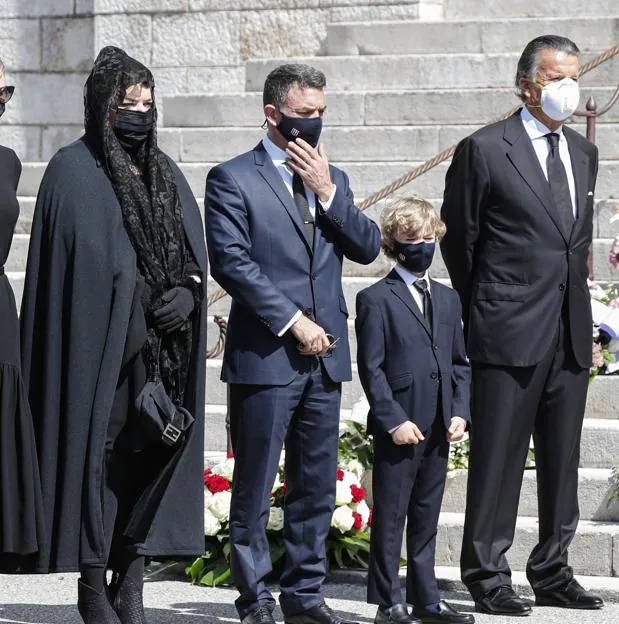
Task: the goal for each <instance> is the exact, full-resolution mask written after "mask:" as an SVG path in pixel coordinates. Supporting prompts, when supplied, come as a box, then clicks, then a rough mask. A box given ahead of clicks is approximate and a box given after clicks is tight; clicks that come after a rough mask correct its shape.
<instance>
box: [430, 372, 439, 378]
mask: <svg viewBox="0 0 619 624" xmlns="http://www.w3.org/2000/svg"><path fill="white" fill-rule="evenodd" d="M430 378H431V379H438V373H431V374H430Z"/></svg>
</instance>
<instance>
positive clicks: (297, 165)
mask: <svg viewBox="0 0 619 624" xmlns="http://www.w3.org/2000/svg"><path fill="white" fill-rule="evenodd" d="M286 153H287V154H288V156H290V159H289V160H288V166H289V167H290V168H291V169H292V170H293V171H296V172H297V173H298V174H299V175H300V176H301V179H302V180H303V182H305V184H307V186H308V187H309V188H311V189H312V191H314V193H316V196H317V197H318V199H319V200H320V201H321V202H322V203H323V204H324V203H325V202H327V201H329V198H330V197H331V192H332V191H333V182H331V174H330V173H329V161H328V160H327V155H326V154H325V148H324V147H323V146H322V145H319V146H318V149H314V148H313V147H312V146H311V145H310V144H309V143H307V142H306V141H304V140H303V139H297V140H296V141H294V142H293V141H291V142H290V143H288V148H287V149H286Z"/></svg>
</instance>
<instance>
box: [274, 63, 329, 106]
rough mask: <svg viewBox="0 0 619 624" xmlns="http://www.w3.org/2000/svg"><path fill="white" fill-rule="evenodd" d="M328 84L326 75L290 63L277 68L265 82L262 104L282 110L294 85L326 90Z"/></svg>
mask: <svg viewBox="0 0 619 624" xmlns="http://www.w3.org/2000/svg"><path fill="white" fill-rule="evenodd" d="M326 84H327V79H326V78H325V75H324V74H323V73H322V72H321V71H320V70H319V69H316V68H314V67H311V66H310V65H300V64H293V63H289V64H287V65H280V66H279V67H276V68H275V69H274V70H273V71H272V72H271V73H270V74H269V75H268V76H267V79H266V80H265V81H264V91H263V92H262V103H263V105H264V106H266V105H267V104H273V106H276V107H277V108H280V107H281V106H283V105H284V104H285V103H286V98H287V97H288V91H290V88H291V87H292V86H293V85H298V86H299V87H301V88H302V89H307V88H310V89H324V88H325V86H326Z"/></svg>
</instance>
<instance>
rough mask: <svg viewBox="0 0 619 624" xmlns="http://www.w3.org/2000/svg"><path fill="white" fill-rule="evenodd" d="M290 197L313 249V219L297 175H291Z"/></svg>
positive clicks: (303, 188)
mask: <svg viewBox="0 0 619 624" xmlns="http://www.w3.org/2000/svg"><path fill="white" fill-rule="evenodd" d="M292 195H293V197H294V203H295V204H296V205H297V208H298V210H299V214H300V215H301V219H302V221H303V224H304V226H305V231H306V233H307V238H308V239H309V242H310V247H311V248H312V249H313V248H314V229H315V227H314V217H312V213H311V212H310V208H309V202H308V201H307V196H306V195H305V187H304V186H303V180H302V179H301V176H300V175H299V174H298V173H296V172H295V173H294V174H293V175H292Z"/></svg>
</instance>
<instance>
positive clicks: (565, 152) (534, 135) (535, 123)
mask: <svg viewBox="0 0 619 624" xmlns="http://www.w3.org/2000/svg"><path fill="white" fill-rule="evenodd" d="M520 118H521V119H522V123H523V125H524V129H525V130H526V132H527V134H528V135H529V138H530V139H531V142H532V143H533V149H534V150H535V155H536V156H537V160H539V164H540V166H541V167H542V171H543V172H544V177H545V178H546V180H548V168H547V166H546V159H547V158H548V154H549V152H550V145H549V143H548V139H547V138H546V137H545V135H546V134H548V133H549V132H553V131H552V130H549V129H548V128H547V127H546V126H545V125H544V124H543V123H542V122H541V121H540V120H539V119H536V118H535V117H533V115H531V112H530V111H529V109H528V108H527V107H526V106H525V107H524V108H523V109H522V111H521V113H520ZM554 132H555V134H558V135H559V157H560V158H561V162H562V163H563V166H564V167H565V173H567V183H568V185H569V187H570V197H571V198H572V212H573V214H574V219H576V218H577V216H578V211H577V207H576V184H575V182H574V172H573V171H572V159H571V158H570V150H569V146H568V144H567V139H566V138H565V135H564V134H563V127H560V128H558V129H557V130H554Z"/></svg>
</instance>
